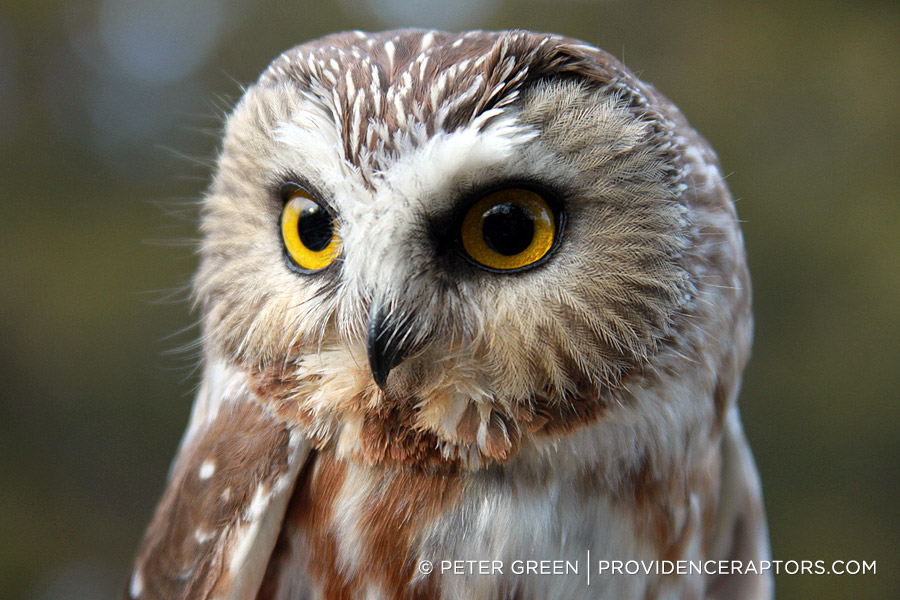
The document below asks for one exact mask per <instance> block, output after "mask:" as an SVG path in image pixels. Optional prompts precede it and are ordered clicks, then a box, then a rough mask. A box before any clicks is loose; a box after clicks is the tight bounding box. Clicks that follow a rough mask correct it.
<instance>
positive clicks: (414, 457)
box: [128, 30, 771, 600]
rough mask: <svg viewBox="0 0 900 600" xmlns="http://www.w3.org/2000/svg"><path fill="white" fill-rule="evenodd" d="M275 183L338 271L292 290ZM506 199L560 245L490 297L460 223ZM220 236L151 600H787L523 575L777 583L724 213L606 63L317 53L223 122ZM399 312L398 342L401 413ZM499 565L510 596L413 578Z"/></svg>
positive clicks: (661, 119)
mask: <svg viewBox="0 0 900 600" xmlns="http://www.w3.org/2000/svg"><path fill="white" fill-rule="evenodd" d="M285 182H294V183H296V184H299V185H301V186H303V187H304V188H306V189H307V190H308V191H309V192H310V193H311V194H312V195H313V197H314V198H315V199H316V200H317V201H318V202H320V203H321V205H322V206H324V207H326V208H327V210H328V211H330V213H331V214H333V215H334V218H335V220H336V227H338V228H339V231H340V239H341V244H342V245H341V254H340V256H339V258H338V259H337V260H336V261H335V262H334V264H332V265H331V266H329V267H328V268H326V269H324V270H322V271H321V272H318V273H298V272H297V271H296V269H292V268H290V265H289V264H287V262H286V260H285V257H284V248H283V247H282V241H281V239H280V238H279V231H278V223H279V214H280V211H281V208H282V205H283V202H284V200H283V198H281V197H280V196H279V191H278V190H279V189H281V187H280V186H282V184H284V183H285ZM515 185H524V186H532V187H534V188H535V189H542V190H544V189H546V190H551V191H552V192H548V193H552V195H553V197H554V198H555V199H556V200H555V201H556V202H559V203H560V205H561V206H562V210H563V211H564V214H565V227H564V228H561V229H560V233H559V235H560V236H561V238H560V241H559V243H558V245H557V246H555V247H554V250H553V252H552V254H551V255H549V258H548V259H547V260H546V261H543V262H541V263H540V264H538V266H535V267H534V268H529V269H527V270H522V271H517V272H510V273H497V272H489V271H486V270H481V269H479V268H477V267H476V266H473V264H471V261H468V262H467V261H466V260H463V259H462V258H461V256H460V252H459V251H458V248H457V247H455V246H454V245H453V243H452V235H453V233H452V230H453V228H454V227H456V226H457V223H458V220H457V217H456V215H458V214H459V211H460V210H462V209H464V208H465V207H466V206H468V205H470V204H471V202H472V198H475V197H478V195H479V194H481V193H482V192H483V191H484V190H490V189H495V188H497V187H498V186H515ZM202 232H203V235H204V241H203V245H202V248H201V264H200V268H199V272H198V275H197V278H196V282H195V283H196V285H195V287H196V298H197V304H198V306H199V308H200V310H201V311H202V313H203V328H204V333H203V335H204V340H203V341H204V345H205V350H206V353H205V373H204V383H203V387H202V389H201V391H200V394H199V395H198V399H197V402H196V405H195V409H194V413H193V415H192V418H191V424H190V426H189V428H188V432H187V434H186V436H185V441H184V443H183V445H182V448H181V450H180V452H179V455H178V457H177V459H176V463H175V466H174V468H173V472H172V474H171V476H170V482H169V487H168V488H167V491H166V493H165V495H164V497H163V500H162V503H161V504H160V507H159V509H158V510H157V513H156V515H155V517H154V519H153V522H152V523H151V526H150V528H149V530H148V533H147V536H146V538H145V540H144V542H143V545H142V546H141V549H140V551H139V554H138V559H137V564H136V567H135V571H134V574H133V576H132V580H131V585H130V588H129V592H128V595H129V596H130V597H132V598H257V599H260V600H261V599H264V598H265V599H268V598H272V599H278V600H286V599H300V598H323V599H326V600H328V599H337V598H392V599H393V598H396V599H413V598H416V599H418V598H422V599H424V598H446V599H450V598H473V599H477V598H484V599H490V598H498V599H499V598H523V599H524V598H573V599H575V598H592V597H597V595H598V594H599V595H601V596H603V597H611V598H622V599H624V598H674V597H677V598H712V597H725V596H716V594H717V593H720V591H721V590H728V592H727V593H728V596H727V597H729V598H767V597H769V596H770V595H771V580H770V578H769V577H768V576H750V575H746V576H711V575H697V574H695V575H689V576H666V575H659V574H653V573H650V574H640V575H634V576H622V575H619V576H616V575H609V574H606V575H600V574H596V576H595V577H594V578H593V579H592V582H591V587H590V588H588V587H587V586H586V581H585V579H584V577H583V576H581V577H578V576H576V577H555V578H547V577H539V576H529V575H516V574H512V573H510V572H509V564H510V563H511V561H513V560H515V559H526V558H533V559H538V560H543V559H546V560H558V559H563V560H576V561H577V560H580V561H582V563H583V562H584V559H585V553H586V551H588V550H590V551H591V553H592V556H594V557H606V558H609V559H620V560H673V561H674V560H682V559H683V560H706V559H713V560H719V559H735V560H745V561H746V560H760V559H763V558H766V557H767V553H768V547H767V535H766V527H765V520H764V515H763V511H762V502H761V498H760V490H759V482H758V479H757V476H756V473H755V468H754V466H753V461H752V457H751V455H750V453H749V449H748V447H747V444H746V441H745V439H744V437H743V433H742V431H741V425H740V421H739V418H738V413H737V409H736V407H735V399H736V396H737V393H738V388H739V382H740V375H741V372H742V370H743V366H744V364H745V362H746V360H747V355H748V352H749V346H750V339H751V329H752V327H751V323H752V320H751V312H750V283H749V276H748V273H747V268H746V262H745V256H744V249H743V242H742V239H741V233H740V229H739V227H738V224H737V220H736V215H735V211H734V207H733V204H732V202H731V198H730V195H729V193H728V190H727V188H726V187H725V184H724V181H723V178H722V174H721V171H720V169H719V166H718V161H717V159H716V156H715V154H714V153H713V151H712V150H711V149H710V147H709V146H708V144H707V143H706V142H705V141H704V140H703V139H702V138H701V137H700V136H699V135H698V134H697V133H696V132H695V131H694V130H693V129H691V127H690V126H689V125H688V124H687V122H686V121H685V119H684V117H683V116H682V115H681V113H680V112H679V111H678V109H677V108H676V107H675V106H674V105H673V104H672V103H671V102H669V101H668V100H667V99H665V98H664V97H663V96H661V95H660V94H659V93H658V92H656V91H655V90H654V89H653V88H652V87H650V86H648V85H646V84H644V83H642V82H640V81H639V80H638V79H637V78H636V77H635V76H634V75H633V74H632V73H631V72H630V71H628V70H627V69H626V68H625V67H624V66H623V65H621V64H620V63H619V62H618V61H616V60H615V59H614V58H612V57H611V56H609V55H608V54H606V53H604V52H603V51H601V50H598V49H596V48H593V47H590V46H588V45H586V44H583V43H581V42H578V41H576V40H572V39H568V38H563V37H559V36H552V35H542V34H534V33H530V32H524V31H512V32H469V33H464V34H447V33H441V32H433V31H418V30H405V31H392V32H384V33H378V34H365V33H361V32H348V33H341V34H335V35H332V36H328V37H325V38H322V39H320V40H316V41H314V42H309V43H307V44H303V45H301V46H298V47H296V48H294V49H292V50H290V51H288V52H286V53H284V54H283V55H282V56H280V57H279V58H277V59H276V60H275V61H274V62H273V63H272V64H271V65H270V66H269V68H268V69H267V70H266V71H265V72H264V73H263V75H262V76H261V77H260V80H259V81H258V82H257V83H256V84H255V85H253V86H251V87H250V88H249V89H248V90H247V92H246V93H245V95H244V97H243V98H242V100H241V102H240V103H239V104H238V106H237V107H236V108H235V111H234V113H233V114H232V115H231V116H230V117H229V120H228V125H227V128H226V132H225V137H224V140H223V147H222V152H221V155H220V157H219V160H218V167H217V170H216V174H215V178H214V180H213V183H212V185H211V186H210V189H209V192H208V194H207V197H206V199H205V203H204V208H203V221H202ZM448 232H449V233H448ZM448 236H449V237H448ZM448 240H451V241H448ZM378 310H384V311H387V313H388V314H389V315H390V319H391V323H393V325H392V327H394V328H396V329H400V330H402V333H403V338H402V340H403V341H402V345H403V360H402V361H401V362H399V364H396V365H391V368H389V377H387V378H386V379H385V380H384V381H382V382H378V380H377V378H376V377H374V376H373V373H374V369H375V366H371V367H370V364H371V365H375V363H371V362H370V361H371V360H372V359H371V356H372V355H371V344H372V342H371V339H369V340H368V342H367V327H369V328H370V329H371V323H372V322H373V320H377V319H380V318H381V317H379V316H377V314H378ZM367 343H368V350H369V355H368V358H367ZM386 375H387V372H385V376H386ZM226 489H227V490H228V494H225V495H224V496H223V494H224V491H225V490H226ZM478 559H483V560H489V561H491V560H499V561H503V562H504V564H506V565H507V570H506V571H505V572H504V573H503V574H500V575H493V576H478V575H458V574H453V573H441V572H440V569H439V568H436V569H435V571H434V572H433V573H430V574H427V573H423V572H422V571H420V570H419V569H418V565H419V563H420V561H422V560H430V561H433V562H434V564H435V565H436V566H438V565H440V561H442V560H478ZM591 566H594V565H591ZM583 568H589V566H588V565H583ZM582 573H583V571H582ZM717 590H718V591H717Z"/></svg>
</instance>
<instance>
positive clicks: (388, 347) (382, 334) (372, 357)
mask: <svg viewBox="0 0 900 600" xmlns="http://www.w3.org/2000/svg"><path fill="white" fill-rule="evenodd" d="M402 325H403V324H402V322H399V323H398V321H397V319H396V318H394V316H393V315H391V313H390V310H389V309H388V308H386V307H385V306H384V305H382V304H381V303H380V302H378V301H375V302H373V303H372V308H371V309H370V310H369V326H368V328H367V329H366V352H367V353H368V355H369V368H370V369H371V370H372V377H373V378H374V379H375V383H376V384H378V387H380V388H381V389H384V386H385V384H387V378H388V374H389V373H390V372H391V369H393V368H394V367H396V366H397V365H399V364H400V363H401V362H403V359H404V358H406V356H407V354H408V348H406V347H405V346H406V344H404V342H405V341H406V338H407V335H406V332H404V331H403V330H402Z"/></svg>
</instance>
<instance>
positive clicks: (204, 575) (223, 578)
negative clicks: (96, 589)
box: [127, 365, 309, 600]
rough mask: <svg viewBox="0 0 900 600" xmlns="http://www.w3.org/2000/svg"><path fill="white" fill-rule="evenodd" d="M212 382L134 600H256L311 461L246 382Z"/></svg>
mask: <svg viewBox="0 0 900 600" xmlns="http://www.w3.org/2000/svg"><path fill="white" fill-rule="evenodd" d="M204 375H205V376H204V383H203V386H202V388H201V391H200V394H199V395H198V398H197V401H196V404H195V408H194V411H193V412H192V415H191V423H190V425H189V426H188V430H187V432H186V434H185V438H184V440H183V441H182V444H181V448H180V450H179V453H178V455H177V456H176V459H175V462H174V464H173V467H172V470H171V472H170V475H169V481H168V484H167V486H166V490H165V492H164V493H163V497H162V500H161V501H160V503H159V506H158V507H157V509H156V513H155V514H154V516H153V520H152V521H151V524H150V527H149V528H148V530H147V533H146V534H145V537H144V540H143V542H142V544H141V547H140V550H139V552H138V558H137V561H136V566H135V571H134V573H133V575H132V580H131V584H130V586H129V590H128V592H127V597H129V598H141V599H148V598H165V599H167V600H180V599H188V598H190V599H192V600H196V599H211V598H222V599H231V598H235V599H236V598H247V597H252V596H253V595H254V594H255V590H256V588H257V587H258V586H259V583H260V581H261V580H262V577H263V575H264V573H265V569H266V565H267V564H268V560H269V555H270V554H271V551H272V547H273V546H274V544H275V540H276V538H277V535H278V531H279V529H280V527H281V522H282V519H283V517H284V512H285V509H286V506H287V501H288V499H289V497H290V494H291V492H292V490H293V487H294V483H295V481H296V478H297V474H298V473H299V471H300V467H301V466H302V464H303V463H304V461H305V459H306V456H307V454H308V452H309V445H308V444H307V442H306V440H305V439H303V438H302V436H301V434H299V433H298V432H296V431H294V430H292V429H290V428H289V427H288V426H287V425H286V424H285V423H283V422H281V421H279V420H278V419H276V418H275V417H274V416H273V415H272V414H271V412H270V411H269V409H268V408H267V407H266V406H265V405H263V404H261V403H260V402H259V401H258V400H256V399H255V397H254V396H253V394H252V392H250V391H249V389H248V388H247V386H246V384H245V383H244V376H243V375H242V374H241V373H239V372H238V371H236V370H232V369H227V368H223V367H221V365H218V366H216V365H212V366H210V367H208V368H207V369H206V371H205V374H204Z"/></svg>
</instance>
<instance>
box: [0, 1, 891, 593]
mask: <svg viewBox="0 0 900 600" xmlns="http://www.w3.org/2000/svg"><path fill="white" fill-rule="evenodd" d="M402 25H425V26H435V27H439V28H444V29H461V28H486V29H501V28H511V27H524V28H529V29H534V30H540V31H554V32H558V33H563V34H567V35H570V36H574V37H578V38H582V39H584V40H587V41H588V42H591V43H594V44H596V45H599V46H601V47H603V48H605V49H607V50H609V51H610V52H612V53H613V54H615V55H616V56H618V57H620V58H623V59H624V60H625V62H626V63H627V64H628V65H629V66H630V67H631V68H632V69H633V70H635V71H636V72H637V73H638V74H639V75H640V76H641V77H642V78H644V79H645V80H647V81H649V82H651V83H653V84H654V85H656V86H657V87H658V88H659V89H660V90H661V91H662V92H663V93H665V94H666V95H668V96H669V97H670V98H671V99H672V100H674V101H675V103H676V104H678V105H679V106H680V107H681V108H682V109H683V111H684V112H685V113H686V114H687V116H688V118H689V119H690V120H691V122H692V124H693V125H694V126H695V127H697V128H698V129H699V130H700V131H701V132H702V133H703V134H704V135H706V136H707V137H708V138H709V140H710V141H711V142H712V144H713V146H714V147H715V148H716V149H717V151H718V153H719V155H720V157H721V159H722V164H723V167H724V170H725V171H726V172H727V173H728V174H729V177H728V182H729V184H730V186H731V189H732V191H733V193H734V196H735V197H736V198H737V199H738V210H739V212H740V215H741V217H742V219H744V221H745V223H744V232H745V237H746V241H747V246H748V249H749V254H750V264H751V268H752V272H753V278H754V288H755V302H756V316H757V328H756V344H755V348H754V355H753V359H752V362H751V364H750V366H749V369H748V371H747V373H746V377H745V380H744V381H745V383H744V391H743V394H742V397H741V406H742V411H743V415H744V421H745V425H746V428H747V432H748V435H749V437H750V440H751V442H752V445H753V448H754V451H755V453H756V458H757V461H758V464H759V468H760V471H761V474H762V479H763V483H764V489H765V494H766V505H767V509H768V514H769V520H770V527H771V537H772V547H773V554H774V557H775V558H777V559H784V560H788V559H796V560H799V559H811V560H816V559H823V560H827V561H831V560H834V559H856V560H867V561H872V560H876V561H877V574H875V575H857V576H849V575H848V576H835V575H832V576H811V575H794V576H782V577H779V578H778V580H777V589H778V595H779V597H780V598H844V597H850V596H854V597H864V598H900V559H898V554H900V553H898V549H897V547H898V541H900V510H898V497H900V460H898V459H900V436H898V431H900V428H898V424H897V423H898V417H900V403H898V400H900V393H898V391H900V361H898V358H900V276H898V267H900V202H898V200H900V192H898V190H900V3H897V2H888V1H885V2H854V3H852V5H851V3H846V2H844V3H841V2H827V1H820V2H785V1H762V2H746V1H740V0H735V1H729V2H644V1H638V0H635V1H631V2H616V1H605V2H597V1H590V0H568V1H563V0H560V1H549V0H548V1H540V0H531V1H524V0H523V1H513V0H463V1H458V2H455V3H453V2H434V1H433V0H422V1H418V2H400V1H399V0H365V1H362V2H355V1H353V0H343V1H338V2H336V3H335V2H332V3H329V2H321V1H320V2H293V3H286V2H276V1H273V0H267V1H262V2H251V1H250V0H244V1H232V2H224V1H222V0H198V1H195V2H190V1H182V0H162V1H160V0H157V1H155V2H151V1H150V0H92V1H83V2H77V3H76V2H67V3H64V2H59V1H53V0H35V1H32V2H13V1H9V0H5V1H3V2H0V195H2V201H0V249H2V253H0V278H2V279H0V380H2V392H0V598H11V599H18V598H27V599H40V600H49V599H64V598H65V599H70V600H71V599H75V600H78V599H82V598H83V599H89V598H90V599H94V598H103V597H114V596H116V595H117V594H118V592H119V590H120V589H121V587H122V586H123V585H124V582H125V581H126V579H127V576H128V571H129V563H130V561H131V557H132V553H133V551H134V549H135V547H136V544H137V542H138V539H139V536H140V534H141V532H142V529H143V527H144V526H145V525H146V523H147V521H148V519H149V517H150V514H151V511H152V509H153V506H154V504H155V503H156V500H157V498H158V496H159V494H160V491H161V488H162V485H163V480H164V477H165V473H166V469H167V467H168V463H169V461H170V459H171V458H172V455H173V452H174V449H175V446H176V444H177V443H178V440H179V437H180V435H181V433H182V430H183V428H184V425H185V423H186V419H187V415H188V410H189V407H190V402H191V398H192V394H193V391H194V388H195V385H196V383H197V381H196V380H197V374H196V372H195V371H194V365H195V362H196V348H195V347H193V346H192V342H193V340H194V339H195V338H196V336H197V330H196V328H195V327H194V319H195V318H196V315H192V314H191V313H190V311H189V307H188V304H187V303H186V302H185V300H184V299H185V297H186V292H185V289H186V284H187V283H188V282H189V279H190V276H191V273H192V271H193V269H194V265H195V257H194V256H193V253H192V249H193V247H192V244H193V240H194V238H195V226H194V222H193V219H194V213H195V203H196V200H197V199H198V198H199V197H200V195H201V194H202V192H203V189H204V186H205V184H206V182H207V180H208V177H209V171H210V167H209V164H210V161H211V159H212V158H213V157H214V156H215V152H216V140H217V134H218V132H219V129H220V125H221V118H222V115H223V114H224V112H225V111H226V110H227V108H228V106H229V105H231V104H232V103H233V102H234V101H235V100H236V98H237V97H238V96H239V94H240V86H241V84H247V83H250V82H252V81H253V80H254V79H255V78H256V76H257V74H258V73H259V72H260V71H261V70H262V69H263V68H264V67H265V66H266V64H267V63H268V62H269V61H270V60H271V59H272V58H274V57H275V56H276V55H277V54H278V53H279V52H281V51H282V50H285V49H286V48H288V47H290V46H292V45H294V44H296V43H299V42H301V41H305V40H307V39H310V38H314V37H318V36H320V35H322V34H325V33H328V32H331V31H335V30H343V29H348V28H359V29H382V28H389V27H394V26H402Z"/></svg>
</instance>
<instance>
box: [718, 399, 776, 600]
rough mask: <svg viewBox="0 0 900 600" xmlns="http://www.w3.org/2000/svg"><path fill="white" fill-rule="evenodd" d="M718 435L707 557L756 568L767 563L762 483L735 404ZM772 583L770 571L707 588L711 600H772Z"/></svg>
mask: <svg viewBox="0 0 900 600" xmlns="http://www.w3.org/2000/svg"><path fill="white" fill-rule="evenodd" d="M724 425H725V426H724V429H723V432H722V442H721V446H720V448H721V453H722V470H721V482H720V488H719V511H718V515H717V519H716V525H715V533H714V534H713V543H712V546H711V548H710V554H709V556H710V558H711V559H712V560H719V561H729V564H732V563H731V562H730V561H741V564H742V565H743V566H744V567H746V566H747V565H749V564H751V563H752V564H753V565H755V566H756V567H758V566H759V565H760V563H761V562H762V561H768V560H769V559H770V556H769V533H768V528H767V527H766V518H765V510H764V508H763V501H762V494H761V492H760V490H761V489H762V485H761V483H760V480H759V474H758V473H757V471H756V465H755V463H754V461H753V455H752V454H751V452H750V445H749V444H748V442H747V438H746V437H745V436H744V429H743V427H742V426H741V420H740V416H739V414H738V409H737V407H736V406H732V407H731V409H730V410H729V411H728V417H727V418H726V420H725V424H724ZM773 589H774V582H773V580H772V576H771V573H770V572H769V571H766V572H765V573H763V574H761V575H760V574H754V573H749V574H748V573H727V574H726V573H722V574H720V575H718V576H716V577H715V578H714V579H713V580H712V581H711V582H710V585H709V586H708V588H707V592H706V597H707V598H709V599H710V600H712V599H717V600H725V599H728V598H747V599H749V600H754V599H760V600H762V599H766V598H771V597H772V593H773Z"/></svg>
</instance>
